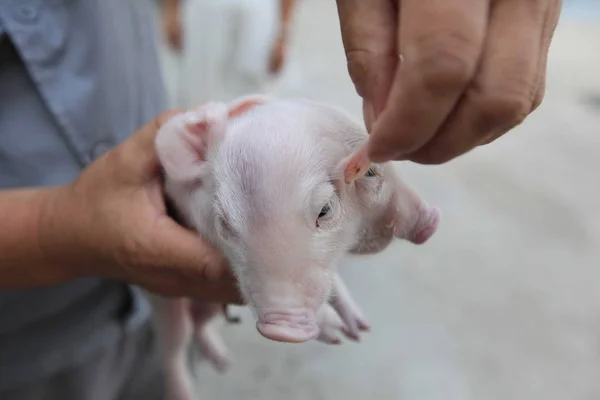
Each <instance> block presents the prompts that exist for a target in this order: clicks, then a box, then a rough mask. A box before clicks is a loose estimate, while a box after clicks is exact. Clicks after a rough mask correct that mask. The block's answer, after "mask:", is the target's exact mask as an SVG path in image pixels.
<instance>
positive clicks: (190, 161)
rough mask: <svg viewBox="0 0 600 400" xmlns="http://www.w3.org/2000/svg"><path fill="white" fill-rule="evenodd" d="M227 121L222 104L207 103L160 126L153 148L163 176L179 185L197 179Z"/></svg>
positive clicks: (200, 176)
mask: <svg viewBox="0 0 600 400" xmlns="http://www.w3.org/2000/svg"><path fill="white" fill-rule="evenodd" d="M227 120H228V108H227V106H226V105H225V104H223V103H207V104H204V105H203V106H201V107H199V108H197V109H194V110H191V111H187V112H185V113H184V114H180V115H178V116H176V117H174V118H173V119H172V120H171V121H169V122H167V123H166V124H165V125H163V126H162V127H161V129H160V130H159V132H158V133H157V135H156V140H155V147H156V151H157V153H158V158H159V160H160V163H161V164H162V166H163V168H164V170H165V173H166V174H167V176H168V177H169V178H170V179H173V180H177V181H180V182H192V181H198V180H201V179H202V177H203V175H204V174H205V173H206V168H207V163H206V161H207V155H208V151H209V149H210V148H211V147H212V146H214V145H215V144H216V143H217V142H218V141H219V140H221V139H222V137H223V136H224V134H225V131H226V128H227Z"/></svg>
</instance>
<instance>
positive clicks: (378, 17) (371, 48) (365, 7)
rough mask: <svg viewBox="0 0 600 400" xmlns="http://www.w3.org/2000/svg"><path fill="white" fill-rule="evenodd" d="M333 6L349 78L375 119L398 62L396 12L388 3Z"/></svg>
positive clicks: (373, 0)
mask: <svg viewBox="0 0 600 400" xmlns="http://www.w3.org/2000/svg"><path fill="white" fill-rule="evenodd" d="M336 4H337V10H338V15H339V18H340V27H341V33H342V42H343V44H344V50H345V52H346V59H347V63H348V72H349V73H350V78H351V79H352V82H353V83H354V86H355V87H356V91H357V92H358V94H359V96H361V97H362V98H363V99H364V100H365V102H367V103H370V105H371V107H373V113H374V115H375V116H377V115H378V114H379V112H381V110H383V107H384V105H385V102H386V99H387V96H388V92H389V88H390V86H391V82H392V79H393V76H394V71H395V69H396V65H397V63H398V52H397V50H396V49H397V44H396V31H397V24H398V21H397V9H396V7H395V5H394V2H392V1H391V0H370V1H364V0H337V1H336Z"/></svg>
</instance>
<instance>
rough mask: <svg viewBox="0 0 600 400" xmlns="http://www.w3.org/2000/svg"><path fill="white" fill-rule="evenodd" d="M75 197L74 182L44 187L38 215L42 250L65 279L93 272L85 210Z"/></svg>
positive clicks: (53, 267) (45, 258) (43, 254)
mask: <svg viewBox="0 0 600 400" xmlns="http://www.w3.org/2000/svg"><path fill="white" fill-rule="evenodd" d="M72 198H73V193H72V186H71V185H63V186H56V187H52V188H49V189H45V191H44V193H43V194H42V198H41V204H40V210H39V214H38V218H37V232H38V235H37V239H38V240H37V241H38V249H39V252H40V254H41V256H42V257H43V259H44V260H46V261H47V263H48V264H49V265H50V266H51V267H52V268H51V269H52V270H54V271H56V272H55V273H56V274H58V275H59V276H61V278H62V279H63V280H70V279H75V278H80V277H83V276H87V275H91V271H90V268H89V267H90V263H89V260H86V258H87V257H85V255H86V254H90V252H87V250H86V249H85V248H84V246H83V243H85V240H84V235H83V232H84V231H83V229H81V227H82V225H84V223H83V221H81V219H82V218H81V217H82V213H81V210H79V209H78V207H77V205H76V204H73V203H74V202H73V201H72Z"/></svg>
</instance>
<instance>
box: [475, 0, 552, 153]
mask: <svg viewBox="0 0 600 400" xmlns="http://www.w3.org/2000/svg"><path fill="white" fill-rule="evenodd" d="M561 9H562V1H561V0H556V1H555V2H554V4H553V5H551V6H550V9H549V11H548V16H547V18H546V19H545V21H546V22H545V25H544V29H543V31H542V38H541V50H540V52H541V57H540V58H539V63H538V78H537V82H538V83H537V84H536V87H537V89H536V94H535V97H534V100H533V105H532V107H531V112H532V113H533V111H535V110H536V109H537V108H538V107H539V106H540V105H541V103H542V100H543V99H544V94H545V91H546V71H547V67H548V65H547V64H548V52H549V50H550V43H551V42H552V37H553V36H554V32H555V31H556V26H557V24H558V21H559V18H560V11H561ZM500 136H501V135H497V134H496V135H494V134H491V135H488V137H487V138H486V139H485V140H483V141H481V143H479V146H482V145H487V144H490V143H492V142H493V141H495V140H496V139H498V138H499V137H500Z"/></svg>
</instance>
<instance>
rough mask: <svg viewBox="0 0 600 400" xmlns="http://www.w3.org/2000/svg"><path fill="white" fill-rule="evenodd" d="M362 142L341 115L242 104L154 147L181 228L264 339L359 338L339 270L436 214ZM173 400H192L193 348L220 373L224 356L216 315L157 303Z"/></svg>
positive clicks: (310, 104) (206, 110)
mask: <svg viewBox="0 0 600 400" xmlns="http://www.w3.org/2000/svg"><path fill="white" fill-rule="evenodd" d="M367 139H368V135H367V132H366V130H365V129H364V128H363V126H362V125H361V124H359V123H358V122H356V121H354V120H353V119H352V118H351V117H350V116H349V115H348V114H346V113H345V112H343V111H341V110H339V109H337V108H334V107H331V106H329V105H326V104H322V103H318V102H315V101H312V100H305V99H293V100H284V99H274V98H268V97H264V96H249V97H243V98H239V99H236V100H234V101H233V102H231V103H230V104H225V103H220V102H213V103H207V104H205V105H203V106H201V107H198V108H196V109H192V110H190V111H187V112H184V113H182V114H179V115H177V116H175V117H173V118H172V119H171V120H169V121H168V122H167V123H166V124H165V125H163V127H162V128H161V130H160V131H159V132H158V134H157V137H156V150H157V153H158V156H159V159H160V162H161V164H162V166H163V168H164V173H165V189H166V195H167V197H168V199H169V201H170V202H171V203H172V205H173V207H174V209H175V211H176V214H177V216H178V218H179V220H180V221H181V222H182V224H184V225H186V226H188V227H189V228H191V229H193V230H195V231H197V232H198V233H199V234H200V235H201V236H203V237H204V238H206V239H207V240H209V241H210V242H212V243H213V244H214V245H215V246H216V247H217V248H219V249H220V250H222V251H223V253H224V254H225V255H226V257H227V259H228V260H229V261H230V263H231V266H232V269H233V271H234V273H235V275H236V277H237V280H238V283H239V288H240V292H241V294H242V296H243V299H244V300H245V302H246V304H247V305H248V306H249V307H250V309H251V310H252V312H253V314H254V315H255V317H256V319H257V320H258V321H257V323H256V328H257V330H258V332H259V333H260V334H261V335H262V336H264V337H265V338H268V339H271V340H276V341H282V342H291V343H300V342H305V341H308V340H313V339H317V340H320V341H322V342H325V343H330V344H338V343H340V342H341V339H340V338H341V335H340V333H341V334H344V335H345V336H346V337H348V338H350V339H353V340H358V339H359V334H360V333H361V331H366V330H368V328H369V326H368V323H367V321H366V319H365V317H364V316H363V314H362V312H361V310H360V309H359V307H358V306H357V304H356V303H355V302H354V300H353V299H352V297H351V295H350V293H349V291H348V290H347V289H346V287H345V285H344V283H343V281H342V279H341V277H340V276H339V275H338V273H337V264H338V263H339V262H340V260H341V259H342V258H343V257H344V256H345V255H346V254H348V253H355V254H369V253H370V254H373V253H376V252H380V251H383V250H384V249H385V248H386V247H387V246H388V245H389V244H390V243H391V241H392V240H393V239H394V238H400V239H406V240H409V241H410V242H412V243H415V244H421V243H424V242H426V241H427V240H428V239H429V238H430V237H431V236H432V235H433V234H434V233H435V231H436V230H437V227H438V223H439V220H440V212H439V210H438V209H437V208H435V207H432V206H430V205H428V204H427V203H426V202H425V201H424V200H423V199H421V198H420V197H419V196H418V195H417V194H416V193H415V192H414V191H413V190H411V189H410V188H409V187H408V186H406V185H405V184H403V182H402V181H401V180H400V179H399V177H398V176H397V174H396V172H395V170H394V168H393V166H392V165H391V164H390V163H384V164H371V163H370V161H369V160H368V158H367V156H366V151H365V145H366V143H367ZM154 306H155V307H156V308H155V311H156V314H157V318H158V319H157V321H158V331H159V335H160V338H161V339H160V340H161V343H162V347H163V351H164V357H165V358H164V360H165V363H166V365H165V367H166V371H167V376H168V385H169V389H168V390H169V393H170V396H171V397H170V399H171V400H191V399H192V398H193V396H192V394H193V390H192V384H191V377H190V374H189V371H188V367H187V354H188V353H187V352H188V349H189V345H190V344H191V340H192V338H193V337H195V338H196V340H197V341H198V344H199V346H200V348H201V351H202V352H203V354H204V355H205V356H206V357H207V358H208V359H209V360H210V361H211V362H212V364H213V365H214V366H215V367H216V368H217V369H218V370H220V371H225V369H226V368H227V366H228V365H229V363H230V359H231V358H230V355H229V353H228V350H227V348H226V346H225V344H224V343H223V341H222V339H221V337H220V336H219V334H218V332H217V331H216V330H215V329H214V327H213V326H211V324H210V322H211V320H212V319H213V317H214V316H216V315H218V314H221V313H222V312H223V310H224V308H223V305H220V304H209V303H203V302H199V301H192V300H189V299H162V298H159V299H155V301H154Z"/></svg>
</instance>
